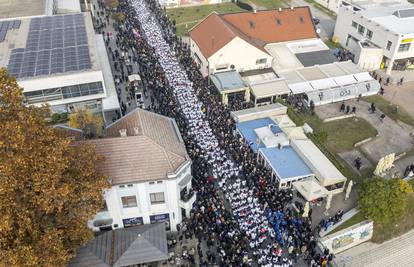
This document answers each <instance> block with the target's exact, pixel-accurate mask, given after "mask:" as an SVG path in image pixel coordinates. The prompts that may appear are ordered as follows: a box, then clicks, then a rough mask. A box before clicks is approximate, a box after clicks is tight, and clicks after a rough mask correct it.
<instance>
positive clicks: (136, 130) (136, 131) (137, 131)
mask: <svg viewBox="0 0 414 267" xmlns="http://www.w3.org/2000/svg"><path fill="white" fill-rule="evenodd" d="M134 134H135V135H139V134H140V132H139V128H138V127H134Z"/></svg>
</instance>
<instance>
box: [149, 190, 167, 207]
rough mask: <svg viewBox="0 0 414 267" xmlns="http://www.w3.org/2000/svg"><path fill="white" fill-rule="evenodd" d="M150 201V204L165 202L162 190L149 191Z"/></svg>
mask: <svg viewBox="0 0 414 267" xmlns="http://www.w3.org/2000/svg"><path fill="white" fill-rule="evenodd" d="M150 201H151V204H152V205H154V204H162V203H165V198H164V192H159V193H151V194H150Z"/></svg>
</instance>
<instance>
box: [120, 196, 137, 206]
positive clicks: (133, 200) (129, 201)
mask: <svg viewBox="0 0 414 267" xmlns="http://www.w3.org/2000/svg"><path fill="white" fill-rule="evenodd" d="M121 200H122V207H123V208H132V207H136V206H137V197H136V196H127V197H121Z"/></svg>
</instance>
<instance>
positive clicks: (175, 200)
mask: <svg viewBox="0 0 414 267" xmlns="http://www.w3.org/2000/svg"><path fill="white" fill-rule="evenodd" d="M186 175H191V164H187V165H186V166H185V167H184V168H183V169H182V170H181V171H180V172H179V173H178V174H177V176H174V177H171V178H168V179H164V180H159V181H154V182H155V183H154V184H150V183H149V182H143V183H131V184H132V187H128V185H124V188H120V186H119V185H116V186H113V187H112V188H111V189H109V190H107V191H106V192H105V200H106V204H107V207H108V212H109V214H110V216H111V218H112V219H113V224H112V225H114V224H118V227H117V228H122V227H124V224H123V219H130V218H136V217H142V220H143V223H144V224H149V223H150V216H151V215H159V214H169V217H170V224H171V230H172V231H176V230H177V228H176V226H177V224H179V223H181V221H182V216H181V210H180V206H179V199H180V191H181V189H182V187H180V186H179V185H178V183H179V182H180V181H181V180H182V179H183V178H184V177H185V176H186ZM187 188H188V189H189V188H191V180H190V182H189V183H188V184H187ZM158 192H164V198H165V203H163V204H156V205H151V202H150V193H158ZM123 196H135V197H136V199H137V207H131V208H123V207H122V201H121V197H123ZM191 204H192V203H191ZM186 212H187V214H189V210H188V211H186Z"/></svg>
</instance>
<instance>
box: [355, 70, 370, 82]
mask: <svg viewBox="0 0 414 267" xmlns="http://www.w3.org/2000/svg"><path fill="white" fill-rule="evenodd" d="M354 77H355V79H357V81H358V82H368V81H372V80H373V79H374V78H372V77H371V75H369V73H368V72H361V73H355V74H354Z"/></svg>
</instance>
